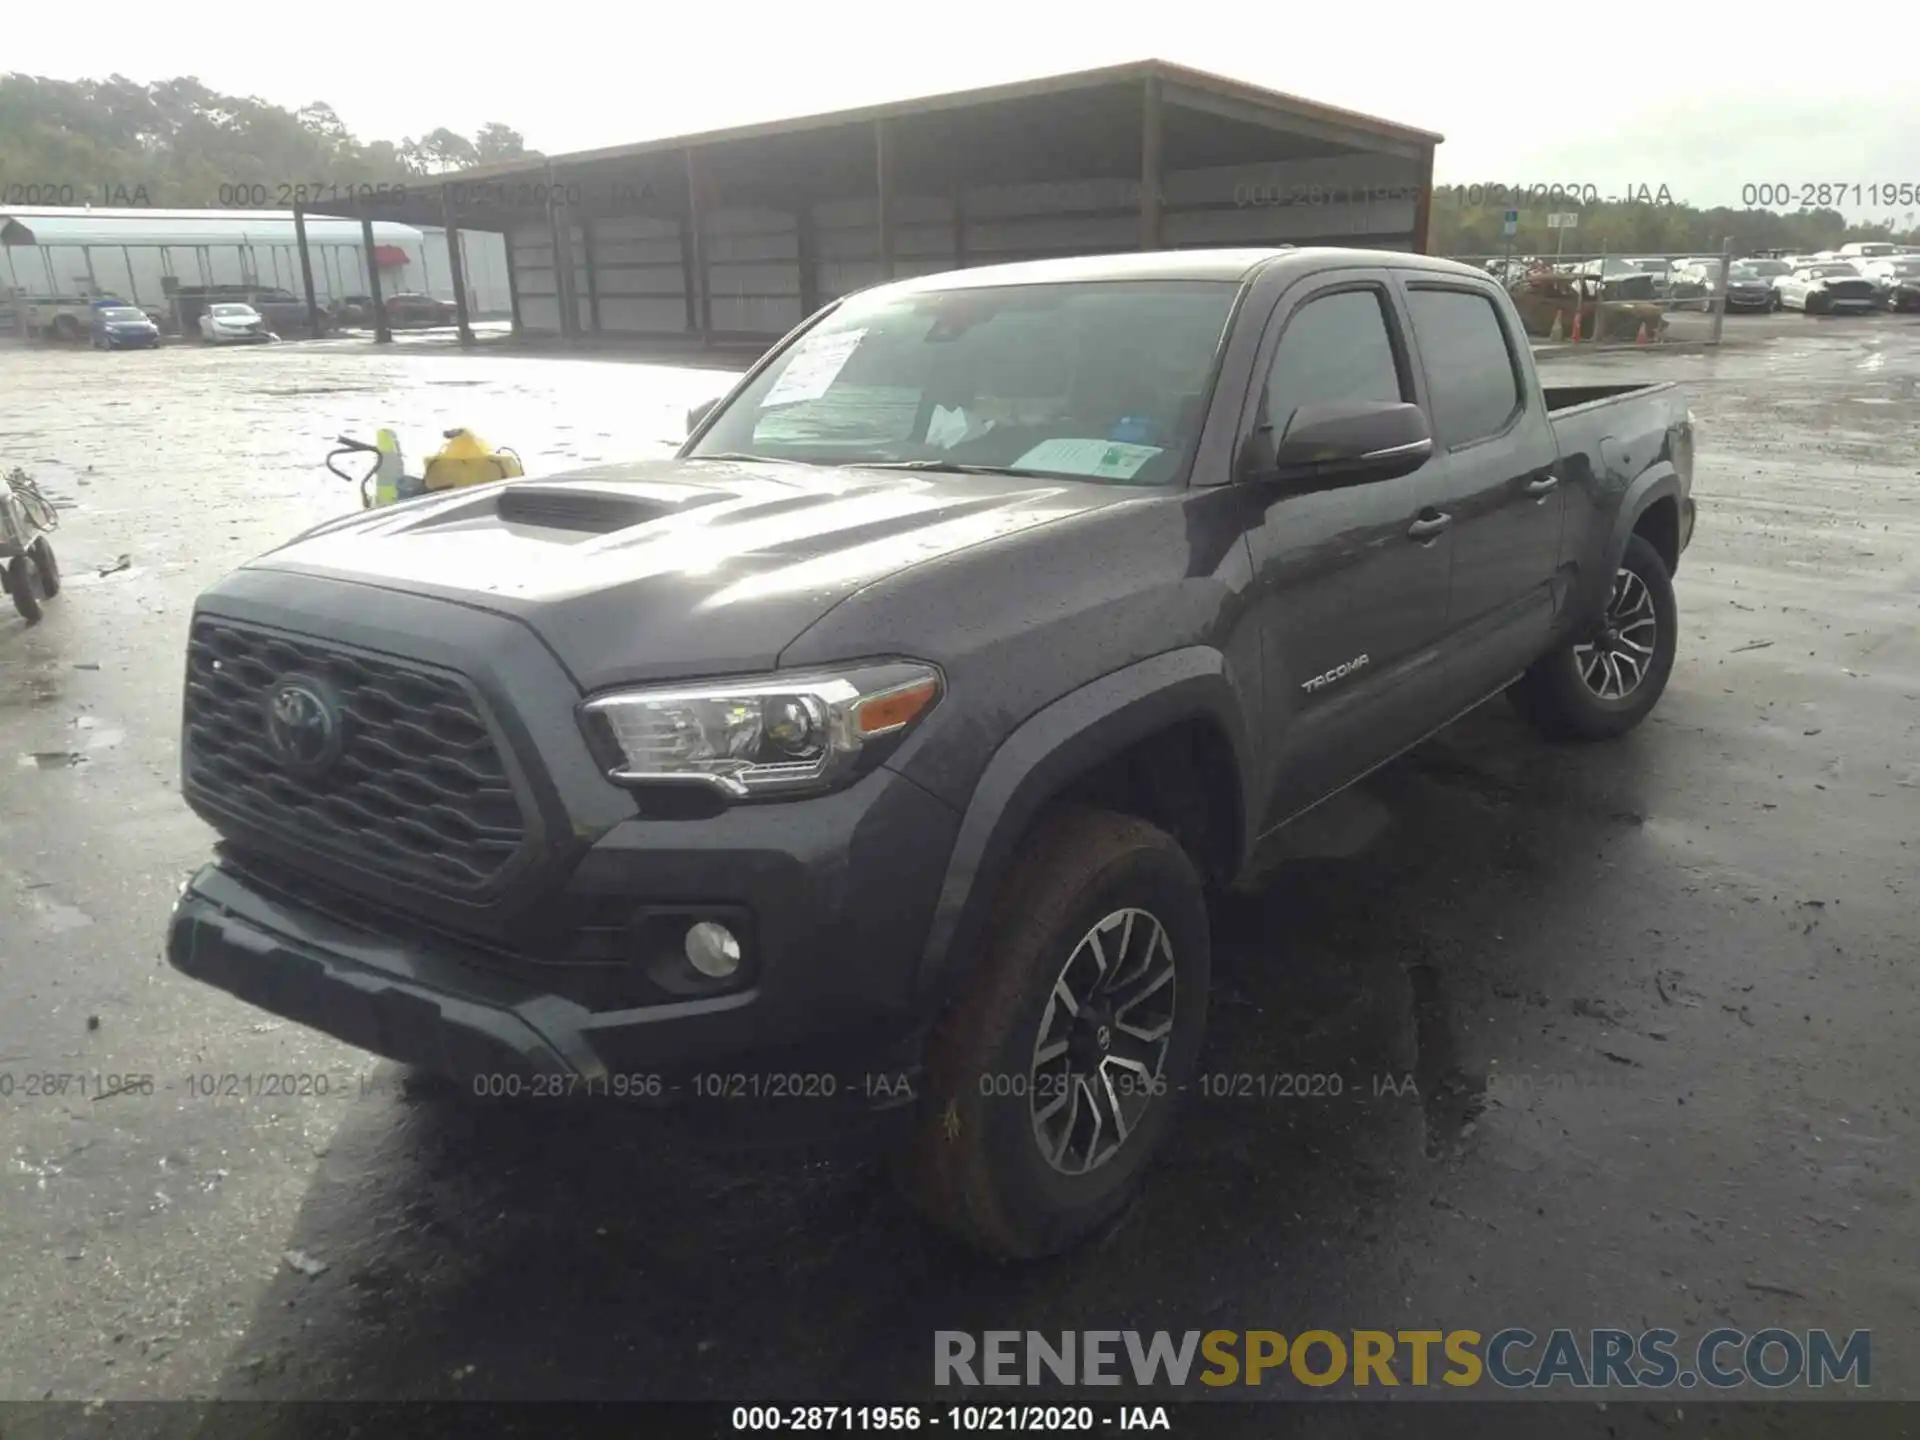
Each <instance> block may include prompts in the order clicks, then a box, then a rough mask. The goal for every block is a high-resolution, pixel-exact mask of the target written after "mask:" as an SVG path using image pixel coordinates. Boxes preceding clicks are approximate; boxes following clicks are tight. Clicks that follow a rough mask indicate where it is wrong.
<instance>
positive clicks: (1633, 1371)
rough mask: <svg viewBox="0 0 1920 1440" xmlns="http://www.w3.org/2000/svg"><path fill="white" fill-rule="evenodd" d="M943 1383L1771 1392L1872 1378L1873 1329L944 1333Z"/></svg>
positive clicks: (937, 1351) (936, 1354) (938, 1373)
mask: <svg viewBox="0 0 1920 1440" xmlns="http://www.w3.org/2000/svg"><path fill="white" fill-rule="evenodd" d="M933 1378H934V1383H935V1384H936V1385H947V1386H953V1385H961V1386H1014V1385H1127V1384H1132V1385H1138V1386H1142V1387H1146V1386H1153V1385H1191V1384H1196V1383H1197V1384H1200V1385H1209V1386H1215V1387H1219V1386H1226V1385H1265V1384H1275V1385H1286V1384H1297V1385H1306V1386H1313V1387H1326V1386H1330V1385H1351V1386H1354V1387H1357V1388H1358V1387H1379V1388H1384V1387H1390V1386H1393V1387H1397V1386H1411V1387H1420V1386H1426V1385H1450V1386H1456V1387H1462V1386H1475V1385H1489V1384H1491V1385H1494V1386H1498V1387H1500V1388H1503V1389H1513V1390H1517V1389H1528V1390H1543V1389H1554V1388H1558V1387H1562V1386H1564V1387H1566V1388H1569V1389H1574V1390H1589V1389H1608V1388H1616V1387H1624V1388H1630V1389H1665V1388H1679V1389H1692V1388H1694V1387H1697V1386H1702V1385H1704V1386H1706V1387H1708V1388H1709V1389H1714V1390H1725V1389H1731V1388H1733V1387H1735V1386H1739V1385H1757V1386H1761V1387H1763V1388H1765V1389H1769V1390H1779V1389H1784V1388H1786V1387H1788V1386H1795V1385H1804V1386H1808V1387H1812V1388H1816V1389H1817V1388H1820V1387H1823V1386H1827V1385H1836V1384H1847V1385H1851V1386H1854V1387H1855V1388H1857V1389H1863V1390H1864V1389H1866V1388H1867V1387H1868V1386H1869V1385H1871V1384H1872V1380H1873V1332H1872V1331H1870V1330H1854V1331H1852V1332H1850V1333H1849V1334H1848V1335H1847V1336H1846V1337H1845V1339H1843V1340H1836V1339H1835V1338H1834V1336H1833V1335H1832V1334H1830V1333H1829V1332H1828V1331H1825V1330H1807V1331H1794V1330H1783V1329H1768V1330H1756V1331H1753V1332H1752V1333H1748V1332H1746V1331H1743V1330H1733V1329H1719V1330H1710V1331H1708V1332H1707V1333H1705V1334H1704V1335H1701V1336H1700V1337H1699V1338H1698V1339H1697V1340H1694V1341H1691V1342H1688V1341H1684V1340H1683V1339H1682V1338H1681V1336H1680V1334H1679V1333H1678V1332H1677V1331H1673V1330H1644V1331H1639V1332H1635V1331H1631V1330H1611V1329H1597V1330H1585V1331H1579V1330H1566V1329H1560V1330H1551V1331H1548V1332H1546V1333H1545V1334H1542V1335H1536V1334H1535V1333H1534V1332H1533V1331H1531V1330H1527V1329H1522V1328H1519V1327H1509V1328H1507V1329H1503V1330H1497V1331H1494V1332H1493V1333H1492V1334H1491V1335H1486V1336H1483V1335H1482V1334H1481V1332H1479V1331H1478V1330H1352V1331H1345V1332H1336V1331H1332V1330H1303V1331H1299V1332H1297V1333H1296V1334H1293V1335H1286V1334H1283V1333H1281V1332H1280V1331H1278V1330H1245V1331H1241V1330H1209V1331H1206V1332H1204V1333H1203V1332H1201V1331H1199V1330H1188V1331H1184V1332H1181V1333H1179V1334H1173V1333H1170V1332H1168V1331H1165V1330H1154V1331H1151V1332H1143V1331H1139V1330H1066V1331H1059V1332H1055V1333H1052V1334H1045V1333H1042V1332H1040V1331H1037V1330H988V1331H984V1332H981V1333H980V1334H977V1335H976V1334H974V1333H972V1332H969V1331H965V1330H937V1331H935V1332H934V1337H933Z"/></svg>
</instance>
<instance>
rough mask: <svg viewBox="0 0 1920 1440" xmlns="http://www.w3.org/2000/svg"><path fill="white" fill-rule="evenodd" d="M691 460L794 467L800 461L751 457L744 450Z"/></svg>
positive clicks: (696, 457) (724, 451) (782, 457)
mask: <svg viewBox="0 0 1920 1440" xmlns="http://www.w3.org/2000/svg"><path fill="white" fill-rule="evenodd" d="M686 458H687V459H689V460H735V461H743V460H750V461H752V462H753V463H754V464H756V465H794V464H798V463H799V462H798V461H795V460H789V459H787V458H786V457H785V456H783V455H749V454H747V453H746V452H745V451H744V450H722V451H720V452H719V453H718V454H716V455H689V456H687V457H686Z"/></svg>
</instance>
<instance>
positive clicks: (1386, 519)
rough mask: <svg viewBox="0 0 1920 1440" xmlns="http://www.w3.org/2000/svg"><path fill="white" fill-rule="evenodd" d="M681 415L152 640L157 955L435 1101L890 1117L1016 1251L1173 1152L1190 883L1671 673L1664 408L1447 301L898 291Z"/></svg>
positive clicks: (959, 276) (1674, 453) (1673, 401)
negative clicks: (1436, 753)
mask: <svg viewBox="0 0 1920 1440" xmlns="http://www.w3.org/2000/svg"><path fill="white" fill-rule="evenodd" d="M690 420H691V422H692V433H691V435H690V437H689V439H688V440H687V442H686V443H685V445H684V446H683V447H682V448H681V450H680V451H679V453H678V455H676V456H675V457H674V458H671V459H663V460H648V461H639V462H635V463H631V464H617V465H608V466H601V467H598V468H595V469H590V470H583V471H580V472H577V473H573V474H568V475H562V476H557V477H552V478H546V479H538V480H523V481H515V482H509V483H505V484H499V485H489V486H485V487H481V488H476V489H469V490H462V491H455V492H450V493H445V494H438V495H433V496H428V497H424V498H422V499H418V500H415V501H412V502H409V503H406V504H402V505H399V506H397V507H393V508H389V509H383V510H378V511H375V512H373V513H370V514H365V515H355V516H352V517H350V518H345V519H342V520H338V521H335V522H331V523H328V524H325V525H322V526H320V527H319V528H317V529H315V530H312V531H309V532H308V533H307V534H305V535H303V536H301V537H299V538H297V539H296V540H294V541H292V542H290V543H289V544H287V545H285V546H284V547H282V548H280V549H278V550H276V551H273V552H272V553H270V554H268V555H266V556H263V557H262V558H260V559H258V560H256V561H254V562H252V563H251V564H249V565H247V566H245V567H243V568H242V569H240V570H238V571H236V572H234V573H233V574H232V575H230V576H228V577H227V578H226V579H224V580H222V581H221V582H220V583H218V584H217V585H215V586H214V587H213V588H212V589H210V590H209V591H208V592H207V593H206V594H204V595H203V596H202V597H201V598H200V600H199V603H198V605H197V608H196V610H195V613H194V616H193V620H192V626H191V632H190V638H189V642H188V655H187V674H186V698H185V734H184V740H183V745H182V767H183V791H184V794H185V796H186V798H187V800H188V801H189V802H190V803H191V804H192V806H193V807H194V809H195V810H196V811H198V813H199V814H200V815H202V816H203V817H205V819H206V820H207V821H208V822H209V823H210V824H211V825H212V826H213V827H214V828H215V829H216V830H217V831H218V833H219V837H220V838H219V844H218V853H217V856H216V858H215V859H214V861H213V862H212V863H210V864H209V865H207V866H206V867H205V868H203V869H202V870H201V871H200V872H199V873H198V874H197V875H196V876H195V877H194V878H193V879H192V880H191V881H190V882H188V884H187V885H186V886H184V887H183V891H182V894H181V896H180V899H179V901H178V903H177V905H176V907H175V910H174V915H173V919H172V921H171V926H170V933H169V937H168V954H169V957H170V959H171V961H172V963H173V964H174V965H175V966H176V967H178V968H179V969H180V970H182V971H184V972H186V973H187V974H189V975H193V976H196V977H198V978H200V979H202V980H205V981H207V982H209V983H211V984H213V985H216V986H219V987H222V988H223V989H225V990H228V991H231V992H232V993H234V994H236V995H238V996H241V997H242V998H244V999H246V1000H249V1001H251V1002H253V1003H254V1004H256V1005H259V1006H262V1007H264V1008H266V1009H268V1010H270V1011H273V1012H275V1013H277V1014H280V1015H283V1016H288V1017H291V1018H292V1019H294V1020H297V1021H300V1022H303V1023H305V1024H308V1025H311V1026H314V1027H317V1028H319V1029H321V1030H324V1031H327V1032H329V1033H331V1034H333V1035H336V1036H339V1037H342V1038H344V1039H345V1040H347V1041H350V1042H352V1043H354V1044H357V1045H360V1046H364V1047H365V1048H367V1049H369V1050H373V1051H376V1052H378V1053H380V1054H383V1055H387V1056H391V1057H394V1058H396V1059H399V1060H401V1061H405V1062H409V1063H412V1064H414V1065H416V1066H420V1067H424V1068H426V1069H428V1070H431V1071H434V1072H438V1073H441V1074H443V1075H446V1076H449V1077H452V1078H454V1079H456V1080H457V1081H459V1082H460V1083H461V1084H462V1085H467V1086H471V1087H472V1089H473V1090H474V1091H475V1092H476V1093H478V1094H481V1095H503V1094H504V1095H519V1094H545V1095H551V1094H560V1093H565V1094H580V1095H596V1096H609V1097H613V1098H617V1099H625V1100H629V1101H647V1102H653V1101H661V1102H666V1103H671V1102H673V1101H674V1100H676V1099H680V1100H686V1101H691V1102H697V1101H703V1100H704V1101H715V1100H718V1101H721V1102H723V1103H724V1102H726V1101H728V1100H733V1099H738V1098H755V1099H765V1098H785V1099H789V1100H796V1101H808V1100H815V1099H817V1100H820V1101H822V1102H825V1101H827V1100H828V1099H829V1098H832V1097H836V1096H837V1097H839V1098H841V1099H845V1098H846V1097H848V1096H850V1095H853V1096H858V1097H860V1098H861V1101H862V1103H865V1102H866V1101H867V1100H872V1101H873V1102H874V1103H876V1104H878V1103H881V1102H882V1100H883V1099H884V1100H886V1101H891V1102H894V1103H896V1104H897V1107H898V1108H897V1110H896V1112H895V1113H896V1116H897V1118H898V1120H899V1122H900V1125H899V1129H900V1131H901V1134H900V1138H899V1148H898V1151H897V1159H898V1162H899V1167H900V1172H901V1174H902V1177H903V1179H904V1180H905V1182H906V1188H907V1190H908V1193H909V1194H910V1195H912V1196H913V1197H914V1198H915V1199H917V1201H918V1202H919V1203H920V1205H921V1206H922V1207H923V1208H924V1210H925V1212H926V1213H927V1214H928V1215H929V1216H930V1217H932V1218H933V1219H935V1220H936V1221H938V1222H939V1223H941V1224H943V1225H945V1226H946V1227H948V1228H949V1229H951V1230H953V1231H954V1232H957V1233H958V1234H959V1235H961V1236H962V1237H964V1238H965V1239H967V1240H969V1241H971V1242H972V1243H974V1244H976V1245H978V1246H980V1247H982V1248H983V1249H985V1250H987V1251H988V1252H990V1253H995V1254H999V1255H1004V1256H1032V1255H1039V1254H1044V1253H1047V1252H1050V1251H1054V1250H1058V1249H1060V1248H1063V1247H1065V1246H1067V1245H1069V1244H1071V1243H1072V1242H1074V1241H1075V1240H1076V1239H1078V1238H1079V1237H1082V1236H1084V1235H1086V1234H1087V1233H1089V1232H1090V1231H1091V1230H1092V1229H1093V1228H1095V1227H1096V1226H1098V1225H1100V1224H1101V1223H1102V1222H1103V1221H1105V1220H1106V1219H1107V1218H1108V1217H1110V1216H1111V1215H1113V1214H1114V1213H1115V1212H1116V1211H1117V1209H1118V1208H1119V1207H1120V1206H1121V1205H1122V1204H1124V1202H1125V1201H1126V1199H1127V1197H1128V1195H1129V1194H1130V1193H1131V1192H1132V1190H1133V1188H1134V1186H1135V1184H1136V1182H1137V1181H1138V1180H1139V1178H1140V1176H1141V1172H1142V1170H1143V1169H1144V1167H1145V1166H1146V1165H1147V1164H1148V1162H1149V1161H1150V1159H1151V1158H1152V1157H1153V1155H1154V1153H1155V1151H1156V1150H1157V1149H1158V1148H1159V1147H1160V1146H1161V1144H1162V1142H1163V1141H1165V1140H1166V1138H1167V1136H1168V1134H1169V1131H1170V1128H1171V1127H1172V1126H1173V1124H1174V1123H1175V1119H1176V1116H1177V1114H1178V1105H1179V1102H1180V1100H1181V1098H1182V1092H1183V1090H1185V1089H1186V1087H1187V1085H1188V1084H1189V1081H1190V1077H1191V1076H1192V1074H1193V1070H1194V1065H1195V1057H1196V1055H1197V1054H1198V1052H1199V1050H1200V1046H1201V1040H1202V1034H1203V1031H1204V1029H1205V1024H1206V1015H1207V1000H1208V973H1209V939H1208V908H1207V904H1206V898H1205V897H1206V894H1207V891H1208V890H1209V888H1210V887H1218V886H1225V885H1227V884H1229V883H1231V882H1232V881H1234V879H1235V878H1236V877H1237V876H1241V875H1243V874H1245V873H1246V872H1247V870H1248V867H1249V864H1250V858H1251V857H1252V855H1253V852H1254V850H1255V847H1256V845H1257V844H1258V843H1259V842H1260V841H1261V840H1262V839H1263V838H1265V837H1268V836H1270V835H1272V834H1273V832H1275V831H1276V830H1277V829H1279V827H1281V826H1283V825H1285V824H1287V823H1288V822H1289V821H1290V820H1292V819H1293V818H1294V817H1296V816H1299V815H1300V814H1301V813H1302V812H1304V811H1306V810H1308V809H1309V808H1310V807H1312V806H1314V805H1316V804H1317V803H1319V802H1320V801H1322V800H1324V799H1326V798H1327V797H1328V796H1329V795H1331V794H1333V793H1334V792H1335V791H1338V790H1339V789H1341V788H1342V787H1343V786H1346V785H1348V784H1350V783H1352V782H1353V781H1354V780H1356V779H1358V778H1359V777H1361V776H1363V775H1365V774H1366V773H1367V772H1368V771H1370V770H1372V769H1374V768H1375V767H1377V766H1379V765H1381V764H1383V763H1384V762H1386V761H1387V760H1389V759H1391V758H1392V757H1394V756H1395V755H1397V754H1399V753H1401V752H1402V751H1404V750H1406V749H1407V748H1408V747H1410V746H1413V745H1416V744H1418V743H1419V742H1420V741H1421V739H1422V738H1424V737H1425V736H1427V735H1430V734H1432V733H1433V732H1434V731H1435V730H1437V729H1439V728H1440V727H1441V726H1443V725H1445V724H1447V723H1448V722H1449V721H1450V720H1452V719H1453V718H1455V717H1456V716H1458V715H1460V714H1461V713H1462V712H1464V711H1466V710H1468V709H1470V708H1472V707H1473V706H1475V705H1478V704H1479V703H1480V702H1481V701H1483V700H1485V699H1487V698H1488V697H1490V696H1493V695H1496V694H1499V693H1502V692H1505V693H1506V694H1507V695H1509V696H1510V697H1511V698H1512V700H1513V701H1514V703H1515V704H1516V705H1517V706H1518V708H1519V709H1520V710H1521V712H1522V713H1523V714H1525V715H1526V716H1527V717H1528V718H1529V719H1530V720H1532V721H1534V722H1535V723H1536V724H1537V725H1538V727H1539V728H1540V729H1541V730H1543V731H1545V732H1546V733H1547V734H1549V735H1551V736H1555V737H1563V738H1571V739H1585V740H1598V739H1604V738H1606V737H1609V736H1617V735H1619V734H1621V733H1622V732H1623V731H1626V730H1628V729H1629V728H1631V727H1632V726H1634V725H1635V724H1637V723H1638V722H1639V721H1640V720H1641V719H1642V718H1643V717H1645V715H1646V714H1647V712H1648V711H1649V710H1651V709H1652V708H1653V706H1654V704H1655V703H1656V702H1657V701H1658V700H1659V698H1660V694H1661V692H1662V690H1663V689H1664V687H1665V685H1666V683H1667V677H1668V672H1669V670H1670V669H1671V667H1672V665H1673V661H1674V647H1675V641H1676V637H1677V635H1678V625H1677V622H1676V617H1675V610H1674V597H1673V589H1672V584H1671V577H1672V575H1673V573H1674V570H1675V568H1676V567H1677V566H1678V565H1679V563H1680V556H1681V552H1682V551H1683V550H1685V549H1686V546H1687V543H1688V540H1689V539H1690V538H1691V535H1692V531H1693V520H1694V505H1693V500H1692V498H1691V495H1690V490H1691V482H1692V469H1693V430H1692V424H1691V419H1690V416H1689V413H1688V411H1687V407H1686V405H1685V403H1684V401H1683V400H1682V398H1681V396H1680V394H1679V393H1678V392H1677V391H1675V390H1674V389H1673V388H1671V387H1670V386H1665V385H1643V386H1608V387H1586V388H1575V389H1543V388H1542V386H1541V385H1540V382H1539V379H1538V378H1537V376H1536V374H1535V371H1534V366H1533V362H1532V357H1531V355H1530V353H1529V351H1528V348H1527V344H1526V340H1525V338H1524V336H1523V334H1522V331H1521V326H1520V321H1519V317H1518V315H1517V314H1516V312H1515V310H1514V308H1513V305H1512V302H1511V301H1510V300H1509V299H1508V297H1507V296H1506V295H1505V294H1504V293H1503V292H1502V290H1501V289H1500V287H1499V286H1498V285H1497V284H1495V283H1493V282H1492V281H1491V280H1490V279H1489V278H1488V277H1487V276H1485V275H1484V274H1481V273H1480V272H1478V271H1475V270H1472V269H1469V268H1467V267H1466V266H1463V265H1457V264H1453V263H1450V262H1446V261H1441V260H1434V259H1427V258H1423V257H1420V256H1415V255H1408V254H1399V253H1388V252H1380V251H1368V250H1343V249H1283V250H1277V251H1275V250H1263V251H1190V252H1180V253H1169V254H1145V255H1119V256H1110V257H1104V258H1097V259H1075V260H1058V261H1045V262H1038V263H1032V264H1023V265H1011V266H1004V267H997V268H988V269H979V270H968V271H963V272H960V273H956V274H947V275H937V276H931V277H926V278H920V279H914V280H909V281H904V282H901V283H898V284H891V285H886V286H883V287H879V288H876V289H872V290H868V291H864V292H862V293H859V294H857V295H853V296H849V297H846V298H845V299H842V300H840V301H838V302H836V303H835V304H833V305H832V306H829V307H828V308H827V309H825V310H824V311H822V312H821V313H819V314H817V315H815V316H814V317H812V318H811V319H810V320H808V321H807V322H806V323H805V324H804V325H803V326H801V327H800V329H798V330H796V331H795V332H794V333H793V334H792V335H790V336H789V337H788V338H787V339H786V340H784V341H783V342H781V343H780V344H779V345H778V346H776V347H775V348H774V349H773V350H772V351H770V352H769V353H768V354H767V355H766V356H765V358H763V359H762V360H761V361H760V362H759V363H758V364H757V365H756V366H755V367H754V368H753V370H752V371H751V372H750V373H749V374H747V375H746V376H745V377H744V378H743V379H742V380H741V381H740V382H739V383H738V384H737V385H736V386H735V387H734V388H733V390H732V392H731V393H730V394H728V395H727V396H726V397H725V398H724V399H723V400H721V401H719V402H717V403H716V404H715V405H713V406H711V407H702V410H701V411H699V412H696V414H695V415H694V416H692V417H690ZM875 1077H879V1079H880V1081H881V1083H879V1084H877V1085H876V1083H875ZM888 1077H893V1079H894V1080H897V1081H898V1082H899V1083H897V1084H896V1083H892V1082H891V1081H889V1078H888Z"/></svg>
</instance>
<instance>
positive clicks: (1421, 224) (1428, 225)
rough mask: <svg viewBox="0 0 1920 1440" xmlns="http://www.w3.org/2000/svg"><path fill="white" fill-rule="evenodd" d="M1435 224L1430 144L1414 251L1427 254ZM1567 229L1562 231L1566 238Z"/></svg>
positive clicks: (1422, 168) (1416, 208)
mask: <svg viewBox="0 0 1920 1440" xmlns="http://www.w3.org/2000/svg"><path fill="white" fill-rule="evenodd" d="M1432 226H1433V147H1432V146H1431V145H1429V146H1428V147H1427V149H1426V153H1425V155H1424V156H1422V158H1421V161H1420V199H1419V200H1418V201H1417V202H1416V203H1415V205H1414V211H1413V253H1414V254H1416V255H1426V254H1428V253H1430V252H1429V251H1428V249H1427V237H1428V234H1429V232H1430V231H1431V229H1432ZM1565 235H1566V232H1565V231H1562V232H1561V236H1562V238H1563V239H1564V238H1565Z"/></svg>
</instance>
